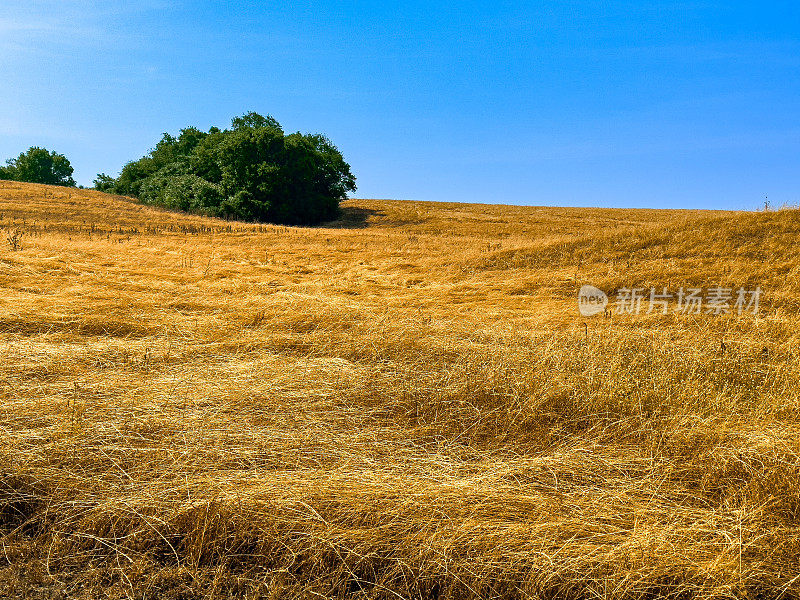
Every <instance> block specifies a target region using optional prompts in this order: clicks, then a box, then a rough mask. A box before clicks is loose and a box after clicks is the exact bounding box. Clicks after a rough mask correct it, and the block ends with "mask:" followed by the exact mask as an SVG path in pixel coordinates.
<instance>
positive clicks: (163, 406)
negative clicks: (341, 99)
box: [0, 182, 800, 599]
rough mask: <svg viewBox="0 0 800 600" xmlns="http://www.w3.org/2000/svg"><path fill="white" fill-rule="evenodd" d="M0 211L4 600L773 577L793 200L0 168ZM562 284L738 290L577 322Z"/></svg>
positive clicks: (782, 463)
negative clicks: (573, 202)
mask: <svg viewBox="0 0 800 600" xmlns="http://www.w3.org/2000/svg"><path fill="white" fill-rule="evenodd" d="M0 229H2V230H3V231H4V232H6V231H16V232H20V234H21V237H20V244H19V247H15V245H14V244H12V243H11V242H8V241H7V239H6V238H7V235H6V234H5V233H4V235H3V236H0V242H2V243H4V244H5V245H4V246H3V247H2V248H0V284H2V286H3V290H4V293H3V295H2V297H0V381H1V382H2V385H1V386H0V408H2V410H0V522H1V523H2V530H1V532H2V538H1V539H0V542H2V544H0V550H1V551H2V553H0V559H2V560H0V562H3V566H0V588H2V590H3V594H4V595H5V596H9V597H25V596H26V595H27V596H29V597H37V596H38V597H43V595H47V596H48V597H87V598H88V597H120V598H130V597H133V598H152V597H165V598H169V597H172V598H178V597H180V598H212V599H213V598H229V597H248V598H255V597H265V598H308V597H320V596H321V597H350V596H355V597H363V598H398V597H401V598H431V599H433V598H437V599H444V598H452V599H461V598H470V597H471V598H532V597H533V598H537V597H538V598H576V599H577V598H581V599H583V598H590V597H591V598H645V597H647V598H652V597H675V598H690V597H691V598H709V599H710V598H722V597H726V598H729V597H741V598H772V597H775V598H777V597H783V598H790V597H796V596H798V595H800V578H798V577H797V574H798V566H797V556H798V555H799V554H800V535H798V524H799V520H800V502H798V495H797V489H798V486H800V442H798V440H800V437H798V433H800V431H798V429H800V428H799V427H798V423H799V422H800V395H799V394H798V391H797V390H798V389H800V370H799V369H800V367H799V366H798V365H800V362H798V358H800V356H798V350H797V348H798V347H799V346H798V343H799V342H800V339H799V338H798V333H797V332H798V317H797V314H798V313H797V310H798V308H800V302H799V301H798V299H797V297H796V290H797V289H798V284H800V260H799V259H800V250H798V249H797V244H796V240H797V238H798V234H800V217H798V215H797V213H796V212H794V211H789V210H787V211H777V212H767V213H722V212H707V211H650V210H611V209H573V208H540V207H512V206H500V205H461V204H432V203H422V202H398V201H371V200H358V201H348V202H347V203H345V206H344V212H343V214H342V217H341V218H340V219H339V220H337V221H336V222H335V223H332V224H330V226H326V227H318V228H288V227H279V226H272V225H265V224H246V223H229V222H225V221H219V220H212V219H205V218H201V217H198V216H192V215H183V214H180V213H173V212H167V211H160V210H156V209H153V208H150V207H146V206H142V205H140V204H136V203H135V202H132V201H130V200H127V199H123V198H115V197H112V196H107V195H104V194H101V193H98V192H94V191H86V190H76V189H67V188H54V187H48V186H37V185H30V184H21V183H16V182H0ZM587 283H589V284H593V285H596V286H598V287H600V288H601V289H603V290H605V291H607V292H609V293H610V294H611V301H612V302H613V300H614V296H613V292H614V290H616V289H617V288H620V287H631V286H638V287H642V288H647V289H648V290H649V288H650V287H656V288H659V289H661V288H663V287H668V288H669V289H670V290H672V291H673V292H674V291H676V290H677V288H679V287H681V286H683V287H692V286H698V287H703V288H709V287H712V286H715V285H719V284H721V285H724V286H728V287H732V288H738V287H740V286H743V287H745V288H747V289H754V288H755V287H756V286H760V287H761V288H762V289H763V298H762V304H761V311H760V313H759V315H757V316H756V315H753V314H751V313H748V312H745V313H744V314H742V315H738V314H736V312H735V311H734V312H733V313H732V314H725V315H719V316H715V315H707V314H699V315H684V314H677V313H676V311H675V310H670V311H669V314H667V315H663V314H659V313H657V312H656V313H650V314H648V313H647V310H646V302H645V310H643V311H642V314H639V315H628V314H617V313H615V312H611V313H610V314H608V315H605V316H604V315H602V314H601V315H597V316H595V317H591V318H582V317H580V315H579V314H578V310H577V308H578V307H577V293H578V290H579V288H580V287H581V285H583V284H587ZM671 308H673V309H674V308H675V307H674V303H673V304H672V305H671Z"/></svg>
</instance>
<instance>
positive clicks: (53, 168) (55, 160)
mask: <svg viewBox="0 0 800 600" xmlns="http://www.w3.org/2000/svg"><path fill="white" fill-rule="evenodd" d="M5 171H6V174H7V175H9V177H7V178H8V179H14V180H16V181H27V182H28V183H46V184H50V185H66V186H72V187H74V186H75V180H74V179H73V178H72V173H73V168H72V165H70V164H69V160H67V157H66V156H64V155H63V154H58V153H57V152H50V151H48V150H46V149H44V148H39V147H37V146H31V147H30V148H28V151H27V152H23V153H22V154H20V155H19V156H18V157H17V158H14V159H9V160H8V161H7V166H6V168H5Z"/></svg>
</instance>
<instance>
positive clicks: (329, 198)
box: [95, 112, 356, 224]
mask: <svg viewBox="0 0 800 600" xmlns="http://www.w3.org/2000/svg"><path fill="white" fill-rule="evenodd" d="M95 187H96V188H97V189H100V190H103V191H109V192H113V193H117V194H124V195H129V196H135V197H137V198H139V199H140V200H142V201H143V202H145V203H148V204H155V205H160V206H166V207H169V208H175V209H180V210H186V211H193V212H200V213H204V214H209V215H214V216H221V217H229V218H234V219H239V220H244V221H267V222H273V223H284V224H311V223H319V222H321V221H326V220H331V219H334V218H336V216H337V214H338V210H339V202H341V201H342V200H344V199H345V198H347V193H348V192H351V191H354V190H355V189H356V185H355V177H354V176H353V174H352V173H351V172H350V165H348V164H347V163H346V162H345V160H344V158H343V157H342V154H341V153H340V152H339V150H338V149H337V148H336V146H334V145H333V144H332V143H331V141H330V140H328V139H327V138H326V137H325V136H323V135H303V134H300V133H292V134H290V135H285V134H284V132H283V129H282V128H281V126H280V124H279V123H278V122H277V121H276V120H275V119H274V118H272V117H270V116H266V117H264V116H262V115H259V114H257V113H253V112H251V113H247V114H245V115H242V116H241V117H236V118H234V119H233V120H232V122H231V127H230V129H225V130H220V129H218V128H216V127H213V128H211V129H210V130H209V131H208V132H207V133H206V132H203V131H200V130H199V129H197V128H195V127H187V128H186V129H182V130H181V131H180V134H179V135H178V136H177V137H175V136H172V135H170V134H168V133H165V134H164V135H163V137H162V138H161V140H160V141H159V142H158V143H157V144H156V146H155V148H154V149H153V150H152V151H151V152H150V153H149V154H148V155H147V156H144V157H142V158H140V159H139V160H136V161H132V162H129V163H128V164H126V165H125V166H124V167H123V169H122V171H121V173H120V174H119V177H117V178H116V179H113V178H111V177H109V176H108V175H105V174H103V173H101V174H99V175H98V176H97V179H96V180H95Z"/></svg>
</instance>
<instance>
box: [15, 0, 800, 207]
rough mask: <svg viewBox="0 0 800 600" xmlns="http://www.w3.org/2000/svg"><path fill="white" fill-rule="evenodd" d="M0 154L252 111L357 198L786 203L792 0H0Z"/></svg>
mask: <svg viewBox="0 0 800 600" xmlns="http://www.w3.org/2000/svg"><path fill="white" fill-rule="evenodd" d="M0 74H2V78H1V79H0V108H1V109H2V110H0V158H2V159H5V158H7V157H10V156H14V155H17V154H19V153H20V152H21V151H23V150H25V149H27V147H29V146H31V145H41V146H45V147H47V148H48V149H52V150H57V151H59V152H62V153H64V154H66V155H67V157H68V158H69V159H70V160H71V161H72V164H73V166H74V167H75V176H76V179H77V180H78V182H79V183H82V184H84V185H91V182H92V180H93V178H94V176H95V174H96V173H97V172H100V171H104V172H107V173H109V174H112V175H116V174H117V173H118V172H119V169H120V168H121V167H122V165H123V164H124V163H125V162H126V161H128V160H131V159H135V158H138V157H140V156H142V155H143V154H144V153H146V151H147V150H148V149H149V148H151V147H152V146H153V145H154V144H155V142H156V141H157V140H158V139H159V138H160V136H161V133H162V132H165V131H168V132H172V133H176V132H177V131H178V130H179V129H180V128H181V127H185V126H187V125H195V126H198V127H200V128H203V129H207V128H208V127H210V126H212V125H219V126H226V125H228V124H229V122H230V119H231V117H233V116H235V115H237V114H241V113H244V112H247V111H250V110H254V111H257V112H260V113H263V114H267V113H268V114H272V115H273V116H274V117H275V118H276V119H278V121H280V122H281V123H282V124H283V126H284V129H285V130H287V131H297V130H300V131H303V132H322V133H326V134H327V135H328V136H329V137H330V138H331V139H332V140H333V141H334V143H336V144H337V146H338V147H339V149H340V150H341V151H342V152H343V154H344V155H345V158H346V159H347V160H348V161H349V162H350V164H351V166H352V168H353V171H354V173H355V174H356V176H357V178H358V185H359V189H358V191H357V192H356V194H355V195H356V196H357V197H364V198H405V199H418V200H443V201H469V202H504V203H512V204H535V205H545V204H558V205H578V206H589V205H592V206H648V207H657V208H668V207H699V208H757V207H759V206H761V205H763V201H764V196H765V195H768V196H769V200H770V202H771V203H773V205H780V204H783V203H800V4H798V3H797V2H796V1H794V2H767V3H758V2H753V1H749V2H712V1H708V2H703V1H697V2H689V1H687V2H681V1H676V2H666V1H653V0H640V1H626V2H615V1H561V2H506V1H503V0H494V1H486V2H459V3H452V4H451V5H449V6H444V5H443V4H441V3H436V2H403V3H395V2H359V1H352V2H330V1H318V2H291V3H288V2H287V3H276V2H236V1H229V2H188V1H186V2H184V1H174V2H169V1H142V2H136V1H131V2H118V1H117V0H110V1H106V2H84V1H74V2H69V1H64V0H62V1H38V2H37V1H21V0H4V2H3V6H2V10H1V11H0Z"/></svg>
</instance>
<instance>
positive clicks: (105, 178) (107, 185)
mask: <svg viewBox="0 0 800 600" xmlns="http://www.w3.org/2000/svg"><path fill="white" fill-rule="evenodd" d="M93 183H94V189H96V190H99V191H101V192H110V191H113V189H114V186H115V185H116V183H117V180H116V179H114V178H113V177H111V175H106V174H105V173H98V174H97V177H96V178H95V180H94V182H93Z"/></svg>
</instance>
